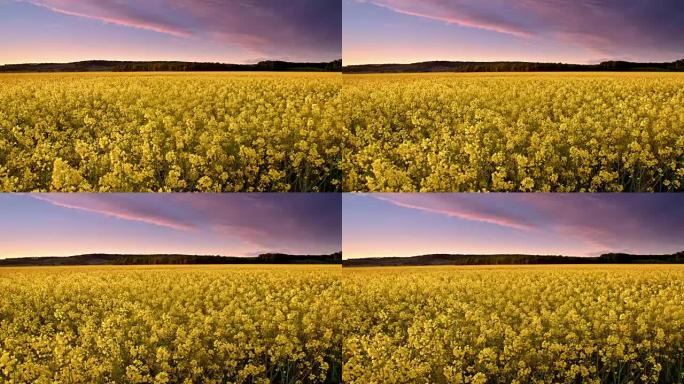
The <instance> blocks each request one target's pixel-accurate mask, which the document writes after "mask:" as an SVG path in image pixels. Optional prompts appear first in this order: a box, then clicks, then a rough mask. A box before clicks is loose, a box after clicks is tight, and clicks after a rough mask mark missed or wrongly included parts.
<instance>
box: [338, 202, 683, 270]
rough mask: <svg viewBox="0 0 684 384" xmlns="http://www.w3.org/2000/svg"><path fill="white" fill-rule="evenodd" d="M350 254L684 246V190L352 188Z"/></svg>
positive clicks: (347, 226) (574, 252)
mask: <svg viewBox="0 0 684 384" xmlns="http://www.w3.org/2000/svg"><path fill="white" fill-rule="evenodd" d="M342 206H343V214H342V220H343V227H342V232H343V236H342V242H343V252H344V256H345V258H358V257H382V256H414V255H421V254H426V253H468V254H493V253H529V254H553V255H557V254H563V255H569V256H593V255H598V254H601V253H604V252H633V253H672V252H678V251H682V250H684V236H683V229H684V195H682V194H561V193H554V194H537V193H531V194H496V193H493V194H468V193H466V194H458V193H453V194H434V193H421V194H411V193H403V194H345V195H344V197H343V199H342Z"/></svg>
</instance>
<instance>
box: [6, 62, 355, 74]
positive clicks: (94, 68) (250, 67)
mask: <svg viewBox="0 0 684 384" xmlns="http://www.w3.org/2000/svg"><path fill="white" fill-rule="evenodd" d="M341 70H342V60H335V61H331V62H323V63H291V62H287V61H262V62H259V63H257V64H224V63H198V62H185V61H107V60H90V61H79V62H75V63H41V64H8V65H0V72H112V71H113V72H156V71H160V72H164V71H174V72H195V71H207V72H212V71H310V72H340V71H341Z"/></svg>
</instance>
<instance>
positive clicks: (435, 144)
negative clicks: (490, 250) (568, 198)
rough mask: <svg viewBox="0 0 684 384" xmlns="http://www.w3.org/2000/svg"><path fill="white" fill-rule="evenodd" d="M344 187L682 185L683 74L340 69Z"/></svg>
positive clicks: (448, 189)
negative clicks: (369, 72)
mask: <svg viewBox="0 0 684 384" xmlns="http://www.w3.org/2000/svg"><path fill="white" fill-rule="evenodd" d="M343 100H344V101H343V103H342V108H343V115H344V119H345V143H346V149H345V155H344V157H343V164H342V169H343V173H344V176H345V178H344V186H343V189H344V190H345V191H444V192H456V191H459V192H460V191H559V192H562V191H682V190H684V75H682V74H676V73H674V74H673V73H662V74H661V73H620V74H609V73H532V74H526V73H497V74H381V75H344V88H343Z"/></svg>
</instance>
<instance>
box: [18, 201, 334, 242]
mask: <svg viewBox="0 0 684 384" xmlns="http://www.w3.org/2000/svg"><path fill="white" fill-rule="evenodd" d="M30 196H31V197H33V198H35V199H39V200H41V201H44V202H47V203H49V204H52V205H55V206H58V207H62V208H67V209H74V210H79V211H83V212H88V213H91V214H96V215H103V216H107V217H113V218H116V219H120V220H128V221H133V222H141V223H145V224H150V225H154V226H158V227H163V228H168V229H171V230H175V231H185V232H192V233H195V234H207V233H208V234H210V235H212V236H219V237H221V236H227V237H231V238H236V239H239V240H241V241H244V242H247V243H250V244H252V245H253V246H255V247H258V248H260V249H268V250H283V251H288V250H293V249H296V248H298V247H299V246H301V245H305V244H308V245H312V246H314V247H327V248H329V249H341V198H340V196H338V195H328V194H320V195H319V194H311V195H309V194H257V195H251V194H187V195H186V194H54V193H51V194H39V195H30Z"/></svg>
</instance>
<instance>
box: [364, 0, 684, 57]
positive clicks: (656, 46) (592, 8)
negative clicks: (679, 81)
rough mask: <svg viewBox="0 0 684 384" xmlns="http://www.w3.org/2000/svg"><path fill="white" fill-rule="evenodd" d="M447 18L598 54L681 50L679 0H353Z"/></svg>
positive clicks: (683, 8)
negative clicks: (570, 45)
mask: <svg viewBox="0 0 684 384" xmlns="http://www.w3.org/2000/svg"><path fill="white" fill-rule="evenodd" d="M357 1H359V2H363V3H372V4H375V5H378V6H381V7H385V8H388V9H391V10H393V11H395V12H398V13H402V14H407V15H413V16H418V17H423V18H428V19H432V20H438V21H442V22H445V23H450V24H455V25H460V26H465V27H472V28H479V29H485V30H490V31H494V32H499V33H504V34H509V35H515V36H518V37H523V38H532V39H535V38H539V39H542V38H543V39H554V40H556V41H560V42H565V43H570V44H574V45H576V46H578V47H584V48H587V49H589V50H593V51H595V53H596V56H597V57H601V56H605V57H611V58H613V57H617V56H619V57H623V58H629V59H638V56H639V55H644V54H647V55H651V56H658V57H665V56H668V57H672V55H675V56H676V55H679V54H681V55H684V24H682V20H684V3H683V2H681V1H680V0H659V1H641V0H519V1H508V0H479V1H472V0H448V1H446V0H422V1H414V0H357Z"/></svg>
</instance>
